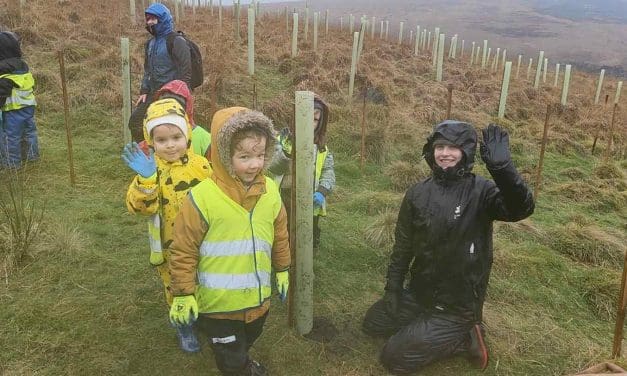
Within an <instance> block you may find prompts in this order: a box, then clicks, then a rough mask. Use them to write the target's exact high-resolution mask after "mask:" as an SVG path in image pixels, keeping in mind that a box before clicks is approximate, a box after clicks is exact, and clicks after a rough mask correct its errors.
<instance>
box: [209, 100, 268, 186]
mask: <svg viewBox="0 0 627 376" xmlns="http://www.w3.org/2000/svg"><path fill="white" fill-rule="evenodd" d="M253 126H255V127H257V128H260V129H262V130H263V131H264V132H265V133H266V159H265V164H264V170H265V169H266V168H267V167H268V165H269V164H270V162H271V161H272V158H273V156H274V147H275V143H276V132H275V131H274V126H273V125H272V121H271V120H270V119H269V118H268V117H267V116H265V115H264V114H262V113H261V112H259V111H254V110H250V109H248V108H245V107H229V108H225V109H223V110H220V111H218V112H216V113H215V114H214V115H213V120H212V122H211V140H212V145H211V161H212V165H213V166H212V167H213V177H212V178H213V179H214V180H215V181H216V183H218V185H219V186H221V188H222V185H226V186H231V187H233V186H239V187H241V188H244V187H243V185H242V183H241V182H240V181H239V179H238V178H237V176H236V175H235V173H234V172H233V167H232V165H231V140H232V139H233V136H234V135H235V133H236V132H238V131H242V130H245V129H247V128H251V127H253ZM260 177H261V178H263V176H262V175H261V174H260ZM257 180H258V179H256V181H257Z"/></svg>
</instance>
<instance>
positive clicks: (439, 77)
mask: <svg viewBox="0 0 627 376" xmlns="http://www.w3.org/2000/svg"><path fill="white" fill-rule="evenodd" d="M445 40H446V34H444V33H442V34H440V40H439V41H438V55H437V67H436V71H435V79H436V81H438V82H441V81H442V69H443V64H444V41H445Z"/></svg>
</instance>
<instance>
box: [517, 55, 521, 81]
mask: <svg viewBox="0 0 627 376" xmlns="http://www.w3.org/2000/svg"><path fill="white" fill-rule="evenodd" d="M521 62H522V55H518V64H517V65H516V78H518V74H519V73H520V63H521Z"/></svg>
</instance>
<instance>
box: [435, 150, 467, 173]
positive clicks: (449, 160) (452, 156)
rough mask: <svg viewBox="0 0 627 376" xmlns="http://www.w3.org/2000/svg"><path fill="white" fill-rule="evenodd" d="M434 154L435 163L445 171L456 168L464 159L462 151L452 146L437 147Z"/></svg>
mask: <svg viewBox="0 0 627 376" xmlns="http://www.w3.org/2000/svg"><path fill="white" fill-rule="evenodd" d="M433 154H434V157H435V163H436V164H437V165H438V166H440V167H441V168H442V169H444V170H445V169H447V168H449V167H453V166H455V165H456V164H457V163H458V162H459V161H460V160H461V159H462V149H460V148H458V147H457V146H452V145H436V146H435V147H434V151H433Z"/></svg>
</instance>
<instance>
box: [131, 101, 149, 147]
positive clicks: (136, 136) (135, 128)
mask: <svg viewBox="0 0 627 376" xmlns="http://www.w3.org/2000/svg"><path fill="white" fill-rule="evenodd" d="M153 101H154V100H153V94H152V93H148V94H147V95H146V101H145V102H143V103H140V104H139V105H137V107H135V109H134V110H133V112H131V117H130V118H129V119H128V129H129V130H130V131H131V138H132V139H133V141H135V142H137V143H139V142H141V141H143V140H144V117H145V116H146V110H148V106H150V104H151V103H152V102H153Z"/></svg>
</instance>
